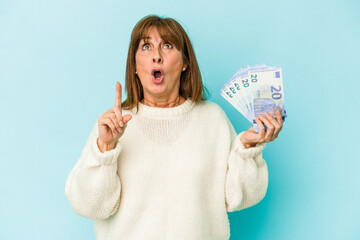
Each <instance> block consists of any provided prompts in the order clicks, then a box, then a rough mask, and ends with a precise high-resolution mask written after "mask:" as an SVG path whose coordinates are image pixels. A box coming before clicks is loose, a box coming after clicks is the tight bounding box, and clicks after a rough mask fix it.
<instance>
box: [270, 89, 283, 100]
mask: <svg viewBox="0 0 360 240" xmlns="http://www.w3.org/2000/svg"><path fill="white" fill-rule="evenodd" d="M280 90H281V86H279V89H276V88H275V87H273V86H271V92H272V93H273V94H272V95H271V97H272V99H275V100H278V99H280V98H281V97H282V95H281V93H279V92H280Z"/></svg>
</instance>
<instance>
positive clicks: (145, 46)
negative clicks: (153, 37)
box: [141, 43, 150, 50]
mask: <svg viewBox="0 0 360 240" xmlns="http://www.w3.org/2000/svg"><path fill="white" fill-rule="evenodd" d="M141 49H142V50H149V49H150V46H149V44H148V43H144V44H143V45H142V46H141Z"/></svg>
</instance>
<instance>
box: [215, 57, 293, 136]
mask: <svg viewBox="0 0 360 240" xmlns="http://www.w3.org/2000/svg"><path fill="white" fill-rule="evenodd" d="M220 94H221V96H223V97H224V98H225V99H226V100H227V101H228V102H230V103H231V104H232V105H233V106H234V107H235V108H236V109H237V110H238V111H239V112H240V113H241V114H242V115H244V117H246V118H247V119H248V120H249V121H250V122H251V123H252V124H253V126H254V129H255V131H256V132H259V127H258V125H257V124H256V122H255V118H256V117H258V116H259V115H263V116H264V114H265V113H266V112H267V113H269V114H271V115H272V116H273V117H276V116H275V113H276V112H277V111H278V110H280V111H281V114H282V118H283V121H285V118H286V117H287V115H286V111H285V108H284V89H283V80H282V72H281V67H271V66H267V65H265V64H262V65H255V66H252V67H250V66H247V67H245V68H240V69H239V70H238V71H237V72H236V73H235V75H234V76H233V77H232V78H231V79H230V80H229V81H228V82H227V83H226V84H225V85H224V87H223V88H222V89H221V91H220ZM264 126H265V125H264ZM265 129H266V126H265Z"/></svg>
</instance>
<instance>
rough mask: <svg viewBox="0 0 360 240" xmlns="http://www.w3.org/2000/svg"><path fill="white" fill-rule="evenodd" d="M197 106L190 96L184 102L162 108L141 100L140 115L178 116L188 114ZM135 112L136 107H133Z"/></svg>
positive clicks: (151, 116) (152, 116) (150, 116)
mask: <svg viewBox="0 0 360 240" xmlns="http://www.w3.org/2000/svg"><path fill="white" fill-rule="evenodd" d="M194 106H195V103H194V102H193V101H191V99H190V98H188V99H187V100H186V101H185V102H183V103H182V104H180V105H178V106H176V107H171V108H160V107H150V106H147V105H145V104H143V103H141V102H139V111H138V113H137V115H138V116H143V117H149V118H164V117H165V118H166V117H176V116H181V115H184V114H186V113H187V112H189V111H191V109H193V108H194ZM132 112H133V114H136V107H135V108H134V109H132Z"/></svg>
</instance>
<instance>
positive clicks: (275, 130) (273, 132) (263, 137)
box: [240, 111, 283, 148]
mask: <svg viewBox="0 0 360 240" xmlns="http://www.w3.org/2000/svg"><path fill="white" fill-rule="evenodd" d="M255 122H256V123H257V125H258V126H259V132H258V133H256V132H255V129H254V127H253V126H251V128H249V129H248V130H247V131H246V132H244V133H243V135H242V136H241V139H240V141H241V142H242V143H243V145H244V147H245V148H250V147H255V146H256V144H258V143H268V142H271V141H274V140H275V139H276V138H277V137H278V135H279V132H280V131H281V129H282V127H283V120H282V116H281V113H280V111H277V112H276V119H275V118H273V116H271V115H270V114H268V113H266V114H265V117H263V116H261V115H259V117H258V118H255ZM263 123H264V124H265V125H266V127H267V130H266V131H265V127H264V126H263Z"/></svg>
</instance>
